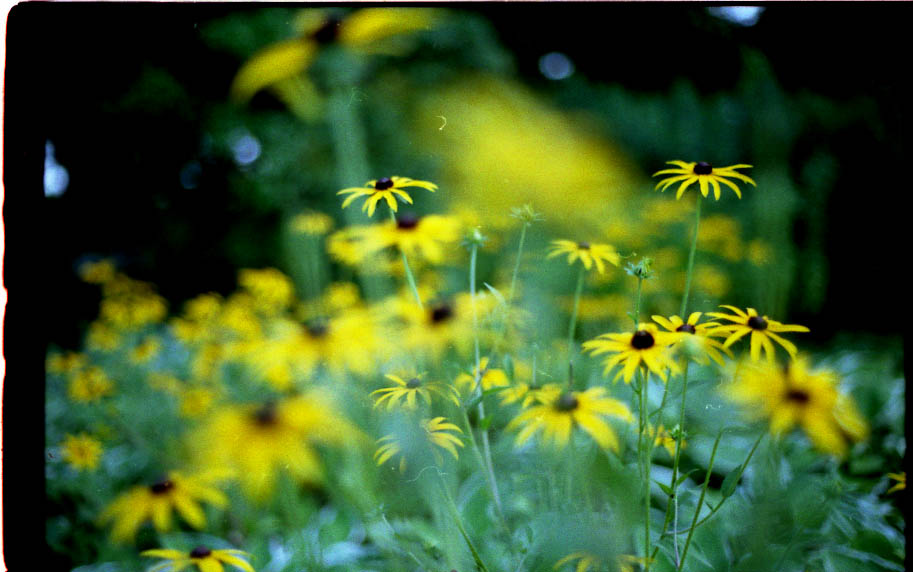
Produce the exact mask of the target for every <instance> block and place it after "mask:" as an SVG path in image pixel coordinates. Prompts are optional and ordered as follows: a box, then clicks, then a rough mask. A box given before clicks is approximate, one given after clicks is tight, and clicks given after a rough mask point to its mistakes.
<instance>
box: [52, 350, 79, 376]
mask: <svg viewBox="0 0 913 572" xmlns="http://www.w3.org/2000/svg"><path fill="white" fill-rule="evenodd" d="M88 361H89V360H88V358H87V357H86V356H85V354H82V353H77V352H66V353H64V354H59V353H52V354H50V355H49V356H48V358H47V361H46V363H45V368H46V369H47V371H48V373H53V374H57V375H60V374H63V373H71V372H74V371H76V370H78V369H82V368H83V367H85V366H86V364H87V363H88Z"/></svg>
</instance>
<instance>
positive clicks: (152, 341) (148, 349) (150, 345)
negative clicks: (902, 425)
mask: <svg viewBox="0 0 913 572" xmlns="http://www.w3.org/2000/svg"><path fill="white" fill-rule="evenodd" d="M161 347H162V344H161V343H159V341H158V340H157V339H156V338H154V337H152V336H149V337H147V338H146V339H144V340H143V341H142V342H141V343H140V344H139V345H137V346H136V347H135V348H133V351H131V352H130V359H131V360H132V361H133V362H135V363H139V364H143V363H149V362H150V361H152V359H153V358H155V356H156V354H158V352H159V350H160V349H161Z"/></svg>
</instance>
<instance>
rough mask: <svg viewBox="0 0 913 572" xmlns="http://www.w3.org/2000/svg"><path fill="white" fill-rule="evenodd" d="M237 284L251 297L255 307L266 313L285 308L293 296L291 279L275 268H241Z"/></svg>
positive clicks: (293, 288) (276, 311)
mask: <svg viewBox="0 0 913 572" xmlns="http://www.w3.org/2000/svg"><path fill="white" fill-rule="evenodd" d="M238 284H239V285H240V286H241V288H243V289H244V291H246V292H248V293H249V294H250V295H251V296H252V297H253V300H254V303H255V304H256V306H257V308H259V309H261V310H263V311H264V312H266V313H267V314H275V313H278V312H281V311H283V310H286V309H287V308H288V307H289V306H290V305H291V303H292V302H293V300H294V298H295V287H294V286H293V285H292V280H291V279H290V278H289V277H288V276H286V275H285V274H283V273H282V272H280V271H278V270H276V269H275V268H264V269H262V270H254V269H250V268H245V269H242V270H241V271H240V272H239V273H238Z"/></svg>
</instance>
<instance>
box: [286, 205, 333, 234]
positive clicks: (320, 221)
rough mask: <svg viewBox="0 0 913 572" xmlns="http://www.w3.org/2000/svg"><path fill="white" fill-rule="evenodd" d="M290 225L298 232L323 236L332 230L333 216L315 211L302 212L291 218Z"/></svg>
mask: <svg viewBox="0 0 913 572" xmlns="http://www.w3.org/2000/svg"><path fill="white" fill-rule="evenodd" d="M291 227H292V230H293V231H294V232H297V233H300V234H306V235H308V236H323V235H325V234H327V233H328V232H330V231H331V230H333V217H331V216H330V215H328V214H325V213H321V212H316V211H311V212H304V213H301V214H299V215H297V216H295V218H293V219H292V222H291Z"/></svg>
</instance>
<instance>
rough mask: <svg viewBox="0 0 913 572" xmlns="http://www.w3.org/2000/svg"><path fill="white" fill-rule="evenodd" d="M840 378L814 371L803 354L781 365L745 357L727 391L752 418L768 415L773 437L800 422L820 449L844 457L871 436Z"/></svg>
mask: <svg viewBox="0 0 913 572" xmlns="http://www.w3.org/2000/svg"><path fill="white" fill-rule="evenodd" d="M837 382H838V378H837V374H836V373H835V372H833V371H831V370H818V371H812V370H811V369H810V368H809V362H808V359H807V358H805V357H804V356H801V355H800V356H798V357H797V358H795V359H793V360H790V361H789V362H788V363H786V364H785V365H782V366H781V365H778V364H776V363H774V362H771V361H745V362H743V363H741V364H739V365H738V366H737V367H736V368H735V370H734V373H733V375H732V380H731V383H729V384H728V385H727V386H726V387H725V388H724V392H725V394H726V395H727V396H728V397H729V398H730V399H732V400H733V401H735V402H737V403H740V404H742V405H744V406H746V410H747V411H748V412H749V414H750V415H751V416H753V417H756V418H767V419H768V420H769V422H770V432H771V433H773V434H774V435H777V436H779V435H784V434H786V433H788V432H789V431H791V430H792V429H793V428H794V427H795V426H796V425H798V426H799V427H801V428H802V430H803V431H804V432H805V434H806V435H808V438H809V439H810V440H811V442H812V443H813V444H814V445H815V447H816V448H818V449H820V450H822V451H825V452H827V453H830V454H831V455H835V456H837V457H844V456H845V455H846V453H847V449H848V443H849V442H851V441H861V440H863V439H865V438H866V436H867V434H868V424H867V423H866V420H865V419H864V418H863V417H862V415H861V414H860V413H859V411H858V410H857V409H856V405H855V404H854V403H853V400H852V398H851V397H849V396H848V395H844V394H842V393H840V391H839V389H838V387H837Z"/></svg>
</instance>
